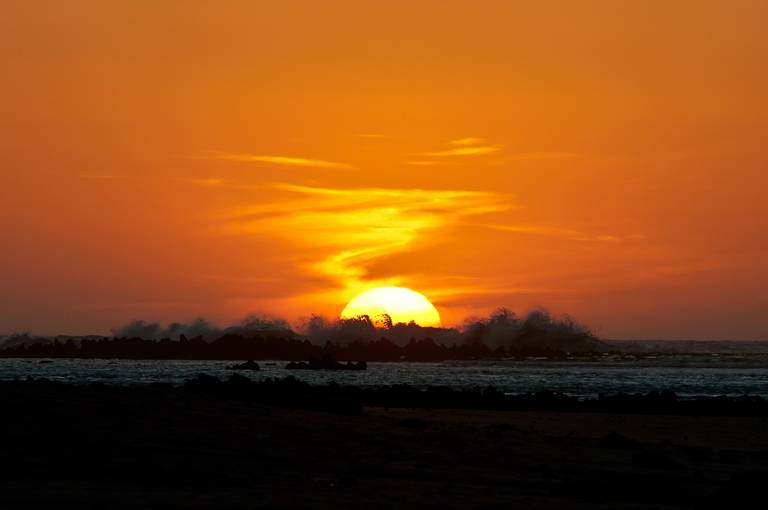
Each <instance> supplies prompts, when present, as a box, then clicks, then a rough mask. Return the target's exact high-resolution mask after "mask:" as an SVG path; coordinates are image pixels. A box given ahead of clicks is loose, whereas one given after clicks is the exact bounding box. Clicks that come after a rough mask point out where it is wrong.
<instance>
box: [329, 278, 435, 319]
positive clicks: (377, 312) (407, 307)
mask: <svg viewBox="0 0 768 510" xmlns="http://www.w3.org/2000/svg"><path fill="white" fill-rule="evenodd" d="M384 314H386V315H389V317H390V318H391V319H392V322H393V323H394V324H397V323H398V322H405V323H408V322H411V321H414V322H415V323H417V324H419V325H421V326H439V325H440V314H439V313H438V311H437V309H436V308H435V307H434V305H433V304H432V303H430V302H429V300H428V299H427V298H426V297H424V295H422V294H420V293H418V292H416V291H414V290H411V289H408V288H405V287H377V288H375V289H371V290H368V291H366V292H363V293H362V294H359V295H358V296H356V297H355V298H354V299H353V300H352V301H350V302H349V304H348V305H347V306H346V307H345V308H344V310H343V311H342V312H341V318H342V319H351V318H354V317H359V316H361V315H367V316H369V317H370V318H371V319H372V320H376V319H377V318H378V317H380V316H382V315H384Z"/></svg>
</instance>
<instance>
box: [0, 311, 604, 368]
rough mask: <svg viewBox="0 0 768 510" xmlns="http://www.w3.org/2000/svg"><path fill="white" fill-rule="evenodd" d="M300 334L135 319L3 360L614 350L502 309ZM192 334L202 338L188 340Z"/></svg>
mask: <svg viewBox="0 0 768 510" xmlns="http://www.w3.org/2000/svg"><path fill="white" fill-rule="evenodd" d="M302 330H303V331H301V332H296V331H294V330H293V329H291V328H290V327H289V326H288V324H287V323H286V322H285V321H281V320H274V319H269V320H267V319H263V318H258V317H255V318H254V317H252V318H248V319H246V320H245V321H243V323H241V324H240V325H237V326H233V327H229V328H225V329H223V330H221V329H217V328H214V327H212V326H210V325H209V324H207V323H205V322H204V321H197V322H194V323H192V324H188V325H184V324H179V323H175V324H171V325H170V326H169V327H168V328H167V329H163V328H161V327H160V326H159V325H158V324H148V323H145V322H143V321H136V322H134V323H131V324H129V325H127V326H124V327H122V328H118V329H116V330H115V332H114V333H115V336H113V337H101V338H99V337H86V338H74V337H71V338H66V339H64V338H53V339H49V338H39V337H34V336H31V335H19V336H16V337H11V338H8V339H6V340H5V342H4V343H3V344H2V345H0V357H40V358H125V359H210V360H231V359H243V360H249V359H250V360H267V359H281V360H288V361H307V360H322V359H326V358H329V359H333V360H338V361H445V360H466V359H489V358H527V357H531V356H535V357H545V358H552V359H558V358H564V357H566V356H567V355H568V354H570V353H581V354H589V353H599V352H603V351H605V350H607V349H608V348H609V346H608V345H607V344H606V343H604V342H602V341H600V340H599V339H598V338H597V337H596V336H595V335H594V334H593V333H592V332H591V331H589V330H588V329H587V328H585V327H583V326H581V325H579V324H578V323H577V322H575V321H574V320H572V319H569V318H565V319H557V318H553V317H552V316H551V315H550V314H548V313H546V312H544V311H540V310H539V311H535V312H532V313H530V314H528V315H526V316H525V317H522V318H519V317H518V316H516V315H515V314H514V313H512V312H510V311H508V310H506V309H500V310H498V311H496V312H495V313H493V314H491V315H490V316H489V317H487V318H485V319H475V320H471V321H468V322H467V323H466V324H465V325H464V326H463V327H462V328H460V329H453V328H434V327H422V326H419V325H418V324H415V323H410V324H404V323H399V324H392V322H391V320H389V318H388V317H387V316H383V317H381V318H378V319H377V320H376V321H374V320H372V319H371V318H370V317H368V316H361V317H358V318H354V319H345V320H339V321H336V322H330V321H327V320H325V319H323V318H321V317H317V316H315V317H312V318H310V319H309V320H308V321H307V323H306V324H305V325H304V327H303V328H302ZM191 333H196V336H193V337H189V336H188V335H189V334H191Z"/></svg>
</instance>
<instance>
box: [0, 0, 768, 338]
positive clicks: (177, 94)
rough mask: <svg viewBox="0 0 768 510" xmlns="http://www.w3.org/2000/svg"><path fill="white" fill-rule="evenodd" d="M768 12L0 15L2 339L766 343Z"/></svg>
mask: <svg viewBox="0 0 768 510" xmlns="http://www.w3.org/2000/svg"><path fill="white" fill-rule="evenodd" d="M767 21H768V3H766V2H763V1H758V0H755V1H750V0H742V1H738V2H725V1H702V0H696V1H693V0H681V1H676V2H662V1H648V2H612V1H600V0H594V1H592V0H590V1H585V2H572V1H565V0H563V1H555V0H550V1H542V2H527V1H526V2H522V1H521V2H515V1H508V0H504V1H502V0H487V1H481V2H478V1H470V0H456V1H449V2H446V1H437V0H423V1H419V2H412V1H407V2H406V1H401V0H392V1H389V2H369V1H360V2H346V1H340V0H328V1H324V2H314V1H309V0H303V1H299V0H285V1H280V2H266V1H246V0H236V1H231V2H226V3H221V2H212V1H211V2H208V1H196V2H184V3H183V7H182V6H181V3H179V2H174V1H156V0H155V1H148V0H137V1H135V2H122V3H121V4H120V5H115V3H113V2H103V1H96V0H71V1H68V2H59V1H53V0H49V1H39V2H6V3H5V4H3V16H2V17H0V40H1V41H2V44H0V59H2V62H3V93H2V94H0V176H1V177H2V186H0V213H2V214H0V235H2V239H3V249H2V250H0V286H1V287H2V290H3V291H2V293H0V333H10V332H13V331H21V330H32V331H34V332H38V333H60V332H61V333H88V332H96V333H106V332H108V331H109V329H110V328H111V327H114V326H117V325H120V324H122V323H125V322H127V321H129V320H131V319H147V320H159V321H162V322H167V321H171V320H188V319H190V318H194V317H196V316H204V317H207V318H210V319H212V320H214V321H217V322H221V323H226V322H229V321H233V320H236V319H238V318H240V317H242V316H244V315H245V314H247V313H251V312H259V311H263V312H268V313H271V314H274V315H279V316H282V317H286V318H287V319H289V320H295V319H297V318H298V317H301V316H306V315H309V314H310V313H313V312H316V313H322V314H326V315H328V316H337V315H338V314H339V313H340V311H341V310H342V309H343V307H344V306H345V304H346V303H347V302H348V301H349V300H350V299H351V298H352V297H353V296H355V295H357V294H359V293H360V292H362V291H364V290H366V289H368V288H372V287H376V286H388V285H390V286H404V287H408V288H412V289H415V290H417V291H419V292H421V293H423V294H424V295H426V296H427V297H428V298H429V300H430V301H432V302H433V303H434V304H435V306H436V307H437V308H438V310H439V311H440V314H441V317H442V322H443V323H444V324H448V325H450V324H456V323H459V322H461V321H462V320H463V318H464V317H465V316H467V315H472V314H482V313H486V312H488V311H490V310H492V309H494V308H495V307H497V306H508V307H510V308H512V309H515V310H518V311H524V310H526V309H530V308H532V307H536V306H545V307H548V308H550V309H552V310H553V311H555V312H559V313H570V314H572V315H574V316H575V317H577V318H578V319H579V320H581V321H583V322H585V323H587V324H588V325H590V326H592V327H593V328H595V330H596V331H597V332H598V333H599V334H602V335H604V336H608V337H630V338H631V337H635V338H638V337H642V338H744V339H753V338H768V319H767V318H766V317H767V314H766V313H765V310H766V309H768V297H766V292H765V289H766V288H768V268H767V266H768V263H766V260H768V236H766V234H765V232H766V224H767V220H768V210H767V207H766V205H765V200H764V197H763V195H764V190H765V189H766V188H767V187H768V177H767V176H768V174H767V173H766V171H767V170H768V147H767V146H766V144H765V140H766V139H768V137H767V136H766V135H768V95H767V94H766V92H765V91H766V90H768V67H766V65H765V62H766V61H768V37H766V35H765V29H764V27H765V25H766V22H767Z"/></svg>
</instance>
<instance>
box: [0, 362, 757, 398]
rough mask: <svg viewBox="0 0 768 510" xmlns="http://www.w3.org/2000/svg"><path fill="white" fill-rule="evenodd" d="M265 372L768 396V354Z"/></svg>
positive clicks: (108, 368)
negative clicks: (364, 369)
mask: <svg viewBox="0 0 768 510" xmlns="http://www.w3.org/2000/svg"><path fill="white" fill-rule="evenodd" d="M239 361H240V360H238V361H187V360H101V359H52V360H41V359H0V380H14V379H25V378H27V377H34V378H40V377H45V378H47V379H50V380H52V381H61V382H66V383H73V384H88V383H93V382H99V383H105V384H115V385H127V384H149V383H155V382H160V383H170V384H183V383H184V381H186V380H188V379H191V378H193V377H195V376H196V375H197V374H200V373H205V374H208V375H212V376H215V377H219V378H222V379H224V378H227V377H229V376H230V375H231V374H232V373H234V371H233V370H228V369H227V366H228V365H231V364H233V363H236V362H239ZM259 365H260V366H261V370H260V371H238V373H240V374H241V375H244V376H246V377H249V378H251V379H253V380H261V379H265V378H270V377H278V378H282V377H286V376H295V377H296V378H298V379H300V380H303V381H307V382H309V383H313V384H327V383H329V382H331V381H335V382H337V383H339V384H349V385H356V386H382V385H392V384H409V385H412V386H416V387H426V386H433V385H439V386H449V387H452V388H472V387H475V386H480V387H485V386H495V387H496V388H498V389H500V390H501V391H504V392H506V393H531V392H538V391H545V390H548V391H555V392H562V393H565V394H568V395H573V396H579V397H587V396H596V395H599V394H601V393H603V394H615V393H619V392H625V393H647V392H649V391H666V390H669V391H674V392H676V393H677V394H678V395H680V396H681V397H695V396H715V395H728V396H737V395H755V396H761V397H766V398H768V356H766V355H764V354H763V355H744V356H716V355H705V356H667V357H660V358H656V359H636V360H632V359H596V360H564V361H551V360H524V361H511V360H488V361H447V362H443V363H411V362H401V363H368V370H366V371H360V372H351V371H350V372H343V371H333V372H331V371H319V370H286V369H285V365H286V362H285V361H260V362H259Z"/></svg>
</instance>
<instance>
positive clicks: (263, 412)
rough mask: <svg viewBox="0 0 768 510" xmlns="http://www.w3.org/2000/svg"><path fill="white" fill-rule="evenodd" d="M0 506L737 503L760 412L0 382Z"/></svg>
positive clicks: (712, 405) (764, 464)
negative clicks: (1, 444)
mask: <svg viewBox="0 0 768 510" xmlns="http://www.w3.org/2000/svg"><path fill="white" fill-rule="evenodd" d="M0 408H2V409H3V412H4V413H3V419H2V420H0V434H2V437H4V438H12V439H13V440H10V441H6V442H5V444H4V447H3V459H4V462H3V463H0V484H2V493H0V503H2V506H3V508H41V509H42V508H50V507H52V506H56V507H60V508H61V507H79V508H82V507H98V508H103V507H109V508H114V509H123V508H126V509H127V508H137V507H142V508H147V507H152V508H188V509H189V508H191V509H196V508H212V507H215V508H236V509H240V508H243V509H244V508H253V507H265V508H286V509H287V508H359V507H361V506H365V507H367V508H372V509H395V508H508V507H510V506H512V507H524V508H563V509H586V508H595V507H601V508H633V509H643V508H648V509H651V508H670V509H677V508H681V509H682V508H724V507H728V508H747V507H749V505H750V503H752V502H754V501H758V500H759V499H756V498H760V497H762V487H763V482H764V480H765V476H766V475H767V474H768V455H766V452H768V429H766V427H765V420H766V416H768V414H767V412H766V411H767V409H766V402H765V401H763V400H761V399H702V400H698V401H683V400H680V399H678V398H677V397H676V396H675V395H674V394H671V393H654V394H646V395H623V396H622V395H617V396H613V397H601V398H596V399H587V400H578V399H574V398H571V397H567V396H564V395H558V394H551V393H547V394H534V395H518V396H509V395H504V394H501V393H500V392H498V391H495V390H494V389H493V388H476V389H471V390H451V389H446V388H430V389H427V390H417V389H415V388H411V387H407V386H403V385H399V386H390V387H382V388H370V389H367V388H366V389H362V388H354V387H347V386H339V385H335V384H329V385H324V386H312V385H309V384H306V383H302V382H300V381H298V380H296V379H294V378H287V379H282V380H275V379H270V380H265V381H260V382H254V381H250V380H249V379H248V378H246V377H243V376H241V375H237V374H235V375H233V376H232V377H230V378H229V379H227V380H219V379H216V378H214V377H211V376H206V375H200V376H198V377H196V378H194V379H191V380H189V381H188V382H187V383H186V384H185V385H183V386H171V385H167V384H153V385H140V386H131V387H118V386H109V385H103V384H90V385H80V386H76V385H66V384H62V383H56V382H51V381H47V380H40V379H38V380H23V381H15V382H13V381H11V382H0Z"/></svg>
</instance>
